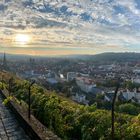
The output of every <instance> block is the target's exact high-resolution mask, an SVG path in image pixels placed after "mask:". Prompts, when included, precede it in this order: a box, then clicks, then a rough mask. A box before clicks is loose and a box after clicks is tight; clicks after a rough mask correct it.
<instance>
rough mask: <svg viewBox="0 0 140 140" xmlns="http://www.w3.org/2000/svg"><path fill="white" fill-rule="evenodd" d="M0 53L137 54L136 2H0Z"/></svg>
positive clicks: (139, 15) (139, 0)
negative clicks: (22, 36)
mask: <svg viewBox="0 0 140 140" xmlns="http://www.w3.org/2000/svg"><path fill="white" fill-rule="evenodd" d="M19 35H20V36H21V35H24V36H25V37H26V38H28V39H25V38H24V39H21V37H20V39H17V38H19ZM23 40H24V41H25V42H23ZM0 52H7V53H12V54H30V55H70V54H97V53H103V52H140V0H0Z"/></svg>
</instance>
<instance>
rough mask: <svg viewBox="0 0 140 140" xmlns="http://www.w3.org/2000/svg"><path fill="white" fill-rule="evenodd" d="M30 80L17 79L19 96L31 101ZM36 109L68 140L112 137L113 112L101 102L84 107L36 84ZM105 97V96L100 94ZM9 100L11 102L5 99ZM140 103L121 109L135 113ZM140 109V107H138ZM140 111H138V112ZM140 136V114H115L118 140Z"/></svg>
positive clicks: (119, 108) (16, 94) (45, 120)
mask: <svg viewBox="0 0 140 140" xmlns="http://www.w3.org/2000/svg"><path fill="white" fill-rule="evenodd" d="M28 86H29V83H28V82H27V81H24V82H21V81H16V86H14V88H13V93H12V95H14V96H15V97H17V98H18V99H19V100H23V101H25V102H27V101H28V100H27V98H28V94H27V92H28ZM31 93H32V94H31V101H32V105H31V106H32V111H33V113H34V115H35V117H36V118H38V119H39V120H40V121H41V122H42V123H43V124H44V125H46V126H47V127H48V128H49V129H51V130H52V131H54V132H55V133H56V134H57V135H58V136H60V137H61V138H62V139H64V140H74V139H75V140H93V139H94V140H109V139H111V112H110V111H106V110H99V109H97V104H93V105H92V106H83V105H78V104H76V103H73V102H72V101H69V100H66V99H65V98H63V97H60V96H58V95H56V94H55V93H53V92H51V93H50V92H48V91H45V90H44V89H43V88H41V87H39V86H37V85H34V86H33V87H32V90H31ZM97 98H98V100H100V99H102V97H101V96H99V97H97ZM5 102H7V101H5ZM135 107H136V106H134V105H131V104H125V105H119V107H118V110H119V111H120V112H123V113H124V112H125V113H130V114H135V113H136V112H135V111H136V108H135ZM137 111H139V110H137ZM137 113H138V112H137ZM139 138H140V115H138V116H135V117H133V116H130V115H126V114H121V113H116V114H115V139H116V140H138V139H139Z"/></svg>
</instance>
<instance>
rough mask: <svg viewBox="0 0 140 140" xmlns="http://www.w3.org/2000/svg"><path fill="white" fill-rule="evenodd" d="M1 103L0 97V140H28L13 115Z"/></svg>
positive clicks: (0, 97)
mask: <svg viewBox="0 0 140 140" xmlns="http://www.w3.org/2000/svg"><path fill="white" fill-rule="evenodd" d="M2 102H3V98H2V95H0V140H30V139H29V137H28V136H27V135H26V134H25V132H24V131H23V129H22V128H21V126H20V124H19V122H18V121H17V120H16V117H15V115H14V114H13V113H12V112H11V111H10V109H8V107H6V106H5V105H3V104H2Z"/></svg>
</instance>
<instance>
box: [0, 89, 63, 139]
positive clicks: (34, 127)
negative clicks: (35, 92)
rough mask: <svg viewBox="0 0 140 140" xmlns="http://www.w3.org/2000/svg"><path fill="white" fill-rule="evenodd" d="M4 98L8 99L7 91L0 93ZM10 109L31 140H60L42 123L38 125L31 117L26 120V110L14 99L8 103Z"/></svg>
mask: <svg viewBox="0 0 140 140" xmlns="http://www.w3.org/2000/svg"><path fill="white" fill-rule="evenodd" d="M1 94H2V95H3V97H4V98H8V97H9V93H8V91H7V90H4V91H1ZM9 107H10V109H11V110H12V111H13V112H14V113H15V115H16V117H17V120H18V121H19V122H20V124H21V126H22V127H23V129H24V130H25V132H26V133H27V134H28V135H29V136H30V137H31V139H33V140H61V139H60V138H58V137H57V136H56V135H55V134H54V133H53V132H52V131H50V130H49V129H47V128H46V127H45V126H44V125H43V124H42V123H40V122H39V121H38V120H37V119H36V118H35V117H34V116H33V115H31V116H30V119H29V118H28V109H27V108H26V107H24V106H23V105H22V104H20V103H19V102H18V100H17V99H16V98H15V97H12V99H11V100H10V102H9Z"/></svg>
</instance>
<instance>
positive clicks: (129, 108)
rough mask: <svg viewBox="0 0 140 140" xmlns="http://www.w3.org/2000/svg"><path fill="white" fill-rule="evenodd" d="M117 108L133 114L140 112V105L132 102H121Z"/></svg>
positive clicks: (122, 111)
mask: <svg viewBox="0 0 140 140" xmlns="http://www.w3.org/2000/svg"><path fill="white" fill-rule="evenodd" d="M117 109H118V111H119V112H121V113H126V114H131V115H137V114H138V113H140V107H137V106H135V105H133V104H131V103H125V104H121V105H119V107H118V108H117Z"/></svg>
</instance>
